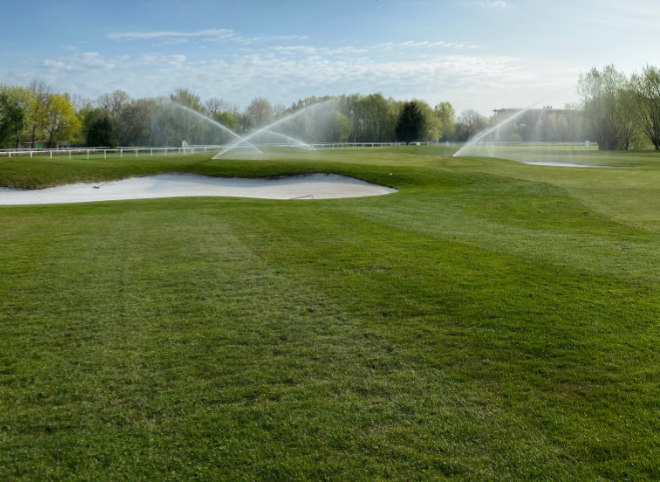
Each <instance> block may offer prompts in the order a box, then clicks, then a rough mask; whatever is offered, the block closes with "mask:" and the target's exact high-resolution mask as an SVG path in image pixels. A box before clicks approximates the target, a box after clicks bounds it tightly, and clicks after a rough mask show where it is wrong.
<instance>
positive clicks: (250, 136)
mask: <svg viewBox="0 0 660 482" xmlns="http://www.w3.org/2000/svg"><path fill="white" fill-rule="evenodd" d="M331 102H335V100H334V99H331V100H327V101H325V102H320V103H318V104H312V105H310V106H307V107H305V108H303V109H300V110H299V111H296V112H294V113H293V114H290V115H288V116H286V117H283V118H281V119H278V120H276V121H275V122H271V123H270V124H268V125H267V126H264V127H261V128H260V129H257V130H256V131H254V132H251V133H250V134H248V135H247V136H244V137H242V138H241V139H240V140H236V141H235V142H233V143H232V144H229V145H228V146H226V147H225V148H224V149H223V150H221V151H220V152H218V153H217V154H216V155H215V156H213V159H219V158H220V157H222V156H223V155H224V154H226V153H227V152H229V151H231V150H232V149H235V148H236V147H238V146H239V145H240V144H241V142H247V141H249V140H250V139H253V138H255V137H256V136H258V135H260V134H264V133H266V132H268V133H273V132H274V131H273V130H272V129H273V128H274V127H277V126H278V125H281V124H284V123H285V122H289V121H290V120H292V119H294V118H296V117H298V116H300V115H301V114H303V113H306V112H309V111H312V110H315V109H318V108H319V107H321V106H325V105H328V104H329V103H331ZM278 134H279V133H278ZM281 135H285V134H281ZM286 137H288V138H289V139H293V138H291V137H289V136H286ZM293 140H295V141H297V143H299V144H300V146H301V147H304V148H305V149H310V150H313V149H314V148H313V147H312V146H310V145H309V144H307V143H305V142H303V141H301V140H299V139H293Z"/></svg>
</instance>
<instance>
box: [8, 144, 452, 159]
mask: <svg viewBox="0 0 660 482" xmlns="http://www.w3.org/2000/svg"><path fill="white" fill-rule="evenodd" d="M405 145H406V144H405V143H403V142H322V143H315V144H309V146H310V147H312V148H314V149H356V148H374V147H398V146H405ZM411 145H418V146H419V145H435V143H433V142H415V143H412V144H411ZM437 145H445V144H444V143H441V144H437ZM259 146H265V144H259ZM267 146H269V147H295V146H292V145H291V144H267ZM225 147H226V146H224V145H203V146H185V147H117V148H113V149H110V148H103V147H95V148H91V147H90V148H87V147H82V148H73V147H72V148H58V149H29V148H27V149H0V158H2V157H5V158H15V157H28V158H30V159H31V158H34V157H48V158H50V159H52V158H54V157H68V158H69V159H71V157H72V156H81V155H82V156H85V157H87V159H90V158H91V157H94V158H101V157H102V158H103V159H107V158H108V156H115V157H117V156H118V157H119V158H120V159H123V158H124V157H153V156H154V155H157V156H168V155H173V154H177V155H188V154H198V153H204V152H218V151H221V150H222V149H224V148H225Z"/></svg>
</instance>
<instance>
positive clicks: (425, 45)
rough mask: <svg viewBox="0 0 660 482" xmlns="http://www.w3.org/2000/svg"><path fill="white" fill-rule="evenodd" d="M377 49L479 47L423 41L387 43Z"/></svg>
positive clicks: (467, 43) (468, 43)
mask: <svg viewBox="0 0 660 482" xmlns="http://www.w3.org/2000/svg"><path fill="white" fill-rule="evenodd" d="M376 47H377V48H382V49H385V50H396V49H415V48H433V47H443V48H454V49H477V48H479V45H477V44H476V43H474V42H447V41H444V40H438V41H435V42H431V41H429V40H422V41H414V40H408V41H405V42H387V43H384V44H380V45H377V46H376Z"/></svg>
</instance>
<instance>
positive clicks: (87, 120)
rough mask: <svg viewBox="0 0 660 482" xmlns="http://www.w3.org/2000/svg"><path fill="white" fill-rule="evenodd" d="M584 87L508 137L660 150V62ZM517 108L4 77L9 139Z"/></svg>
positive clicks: (220, 134)
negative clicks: (79, 91) (76, 92)
mask: <svg viewBox="0 0 660 482" xmlns="http://www.w3.org/2000/svg"><path fill="white" fill-rule="evenodd" d="M578 92H579V94H580V97H581V102H580V104H579V105H577V106H572V107H567V108H565V109H547V108H546V109H531V110H529V111H528V112H525V113H524V115H519V116H518V117H517V118H516V120H515V122H511V123H507V124H506V126H505V128H504V129H503V131H502V132H501V133H500V140H504V141H510V142H525V141H546V142H557V141H581V140H586V139H590V140H593V141H596V142H597V143H598V145H599V147H600V148H601V149H629V148H640V147H646V145H653V146H654V147H655V149H656V150H660V70H659V69H657V68H655V67H651V66H647V67H645V68H644V69H643V70H642V72H641V73H640V74H633V75H632V76H630V77H627V76H626V75H625V74H623V73H621V72H618V71H617V70H616V69H615V68H614V66H607V67H605V68H603V69H602V70H598V69H596V68H593V69H592V70H590V71H589V72H588V73H587V74H585V75H582V76H581V77H580V79H579V81H578ZM312 106H314V108H313V109H312V108H311V107H312ZM316 106H319V108H318V109H316ZM321 106H322V108H321ZM513 112H516V110H515V109H508V110H507V109H501V110H497V111H495V113H494V114H493V115H492V116H490V117H485V116H483V115H481V114H479V113H478V112H476V111H474V110H467V111H464V112H462V113H461V114H460V115H458V116H456V113H455V111H454V108H453V106H452V105H451V103H449V102H441V103H440V104H437V105H435V106H433V107H431V106H430V105H429V104H427V103H426V102H424V101H422V100H411V101H399V100H395V99H393V98H391V97H390V98H385V97H384V96H383V95H382V94H380V93H378V94H370V95H360V94H352V95H340V96H333V97H308V98H305V99H301V100H298V101H297V102H294V103H293V104H292V105H290V106H288V107H287V106H283V105H272V104H271V103H270V102H269V101H268V100H267V99H265V98H256V99H254V100H252V102H251V103H250V104H249V105H248V106H247V107H246V108H245V109H239V108H238V107H237V106H236V105H233V104H231V103H230V102H228V101H226V100H223V99H220V98H217V97H212V98H209V99H206V100H203V99H201V98H200V97H199V96H198V95H197V94H195V93H194V92H192V91H190V90H188V89H176V90H175V91H174V92H172V93H171V94H170V95H169V96H167V97H159V98H138V99H134V98H131V97H130V96H129V95H128V94H127V93H126V92H124V91H122V90H116V91H114V92H112V93H107V94H103V95H101V96H100V97H98V98H97V99H96V100H88V99H81V98H77V97H74V96H72V95H70V94H67V93H57V92H52V90H51V89H50V87H49V86H47V85H46V84H44V83H42V82H33V83H32V84H30V85H28V86H25V87H24V86H7V85H0V147H1V148H17V147H30V148H37V147H48V148H53V147H58V146H60V145H80V146H82V145H86V146H90V147H101V146H104V147H115V146H127V147H128V146H164V145H170V146H179V145H181V142H182V141H184V140H185V141H186V142H188V143H189V144H220V143H224V142H229V141H231V138H232V135H231V133H230V132H229V131H226V130H223V129H218V128H216V127H215V126H217V124H220V125H221V126H224V127H226V128H227V129H230V130H231V131H233V132H235V133H237V134H239V135H244V134H246V133H249V132H253V131H254V130H256V129H259V128H260V127H262V126H265V125H268V124H270V123H272V122H274V121H276V120H278V119H282V118H284V117H287V116H291V120H290V121H288V122H286V123H284V124H282V126H281V127H279V128H278V130H280V131H281V133H280V134H278V135H279V136H280V137H290V138H299V139H304V140H305V141H306V142H393V141H403V142H407V143H408V142H415V141H430V142H444V141H456V142H464V141H466V140H468V139H469V138H470V137H472V136H474V135H475V134H476V133H478V132H479V131H481V130H483V129H485V128H487V127H489V126H491V125H494V124H496V123H498V122H501V120H502V119H503V118H505V116H506V115H509V114H511V113H513ZM296 113H300V114H301V115H293V114H296ZM205 119H211V120H212V121H213V122H215V123H217V124H213V123H209V122H206V121H205ZM272 135H273V136H274V135H275V134H272ZM274 140H275V139H274Z"/></svg>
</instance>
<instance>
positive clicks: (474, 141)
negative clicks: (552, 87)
mask: <svg viewBox="0 0 660 482" xmlns="http://www.w3.org/2000/svg"><path fill="white" fill-rule="evenodd" d="M553 95H555V94H554V93H553V94H550V95H548V96H545V97H543V98H542V99H539V100H537V101H536V102H534V103H533V104H531V105H529V106H527V107H525V108H524V109H521V110H519V111H518V112H516V113H515V114H513V115H512V116H510V117H507V118H506V119H504V120H503V121H502V122H500V123H499V124H497V125H495V126H493V127H490V128H488V129H486V130H484V131H481V132H480V133H478V134H477V135H476V136H475V137H473V138H472V139H470V140H468V142H466V143H465V145H464V146H463V147H461V148H460V149H459V150H457V151H456V152H455V153H454V155H453V156H452V157H458V156H460V155H461V154H463V153H464V152H465V151H466V150H468V149H470V148H471V147H473V146H475V145H477V144H478V143H479V141H481V140H482V139H484V138H485V137H487V136H488V135H489V134H492V133H493V132H496V131H497V130H498V129H500V128H501V127H502V126H504V125H506V124H508V123H509V122H512V121H514V120H515V119H517V118H518V117H520V116H522V115H523V114H525V113H526V112H528V111H529V110H530V109H533V108H534V107H535V106H537V105H539V104H540V103H541V102H543V101H544V100H546V99H548V98H550V97H552V96H553Z"/></svg>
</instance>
